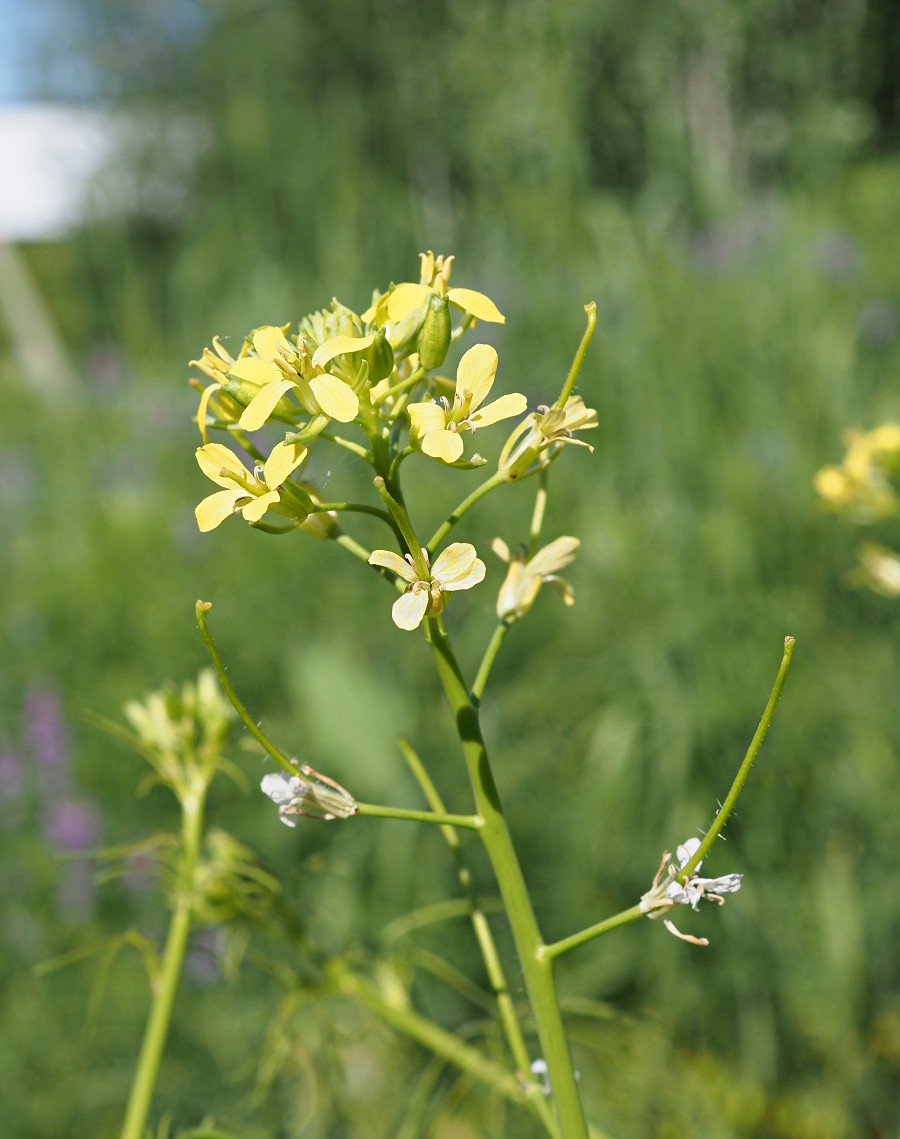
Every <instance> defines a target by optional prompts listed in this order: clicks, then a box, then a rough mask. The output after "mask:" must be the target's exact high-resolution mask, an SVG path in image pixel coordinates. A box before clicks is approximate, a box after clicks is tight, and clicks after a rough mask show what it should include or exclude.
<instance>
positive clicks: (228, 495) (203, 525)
mask: <svg viewBox="0 0 900 1139" xmlns="http://www.w3.org/2000/svg"><path fill="white" fill-rule="evenodd" d="M241 498H247V492H246V491H243V490H238V489H237V488H235V489H234V490H217V491H216V493H215V494H211V495H210V496H209V497H208V498H204V500H203V501H202V502H200V503H198V504H197V506H196V508H195V510H194V517H195V518H196V519H197V527H198V529H199V530H200V531H201V533H203V534H206V533H208V532H209V531H210V530H215V528H216V527H217V526H218V525H219V524H220V523H222V522H224V521H225V519H226V518H228V517H229V516H230V515H232V514H234V510H235V504H236V503H237V502H238V500H239V499H241Z"/></svg>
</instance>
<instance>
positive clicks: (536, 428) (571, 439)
mask: <svg viewBox="0 0 900 1139" xmlns="http://www.w3.org/2000/svg"><path fill="white" fill-rule="evenodd" d="M596 426H597V412H596V411H595V410H594V409H593V408H592V407H586V406H585V403H584V400H583V399H582V398H581V396H580V395H573V396H569V398H568V399H567V400H566V402H565V404H564V406H563V407H561V408H560V407H546V406H543V407H539V408H538V409H537V411H535V412H533V413H532V414H531V415H529V416H528V417H527V418H525V419H523V420H522V422H521V423H520V424H519V425H518V426H517V427H516V428H515V429H514V430H513V432H512V434H511V435H510V437H509V438H508V439H507V441H506V443H505V444H504V445H503V450H502V451H501V452H500V461H499V464H498V466H499V470H500V473H501V474H502V475H503V477H504V478H505V479H506V481H507V482H515V481H516V480H517V479H521V478H525V477H527V476H529V475H533V474H536V473H537V472H538V471H540V470H543V469H544V468H545V467H546V466H548V465H549V463H550V462H551V461H552V460H553V459H554V458H555V456H556V455H557V454H558V453H559V451H560V449H561V448H562V447H563V446H564V445H565V444H567V443H572V444H574V445H575V446H576V447H587V449H588V450H589V451H593V449H594V448H593V447H592V446H591V445H590V444H589V443H585V442H584V440H582V439H576V438H575V434H574V433H575V432H576V431H589V430H590V429H591V428H592V427H596Z"/></svg>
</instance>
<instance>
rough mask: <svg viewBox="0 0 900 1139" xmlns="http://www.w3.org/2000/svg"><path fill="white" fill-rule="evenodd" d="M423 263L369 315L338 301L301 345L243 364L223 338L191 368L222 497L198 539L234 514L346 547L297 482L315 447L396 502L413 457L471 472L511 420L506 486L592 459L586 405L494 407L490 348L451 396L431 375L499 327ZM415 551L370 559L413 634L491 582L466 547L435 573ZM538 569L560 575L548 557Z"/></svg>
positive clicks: (311, 490) (568, 398)
mask: <svg viewBox="0 0 900 1139" xmlns="http://www.w3.org/2000/svg"><path fill="white" fill-rule="evenodd" d="M420 261H421V267H420V268H421V271H420V280H419V282H418V283H414V282H411V281H405V282H401V283H400V284H397V285H391V286H390V287H389V288H388V289H387V290H386V291H385V292H376V293H375V294H374V296H373V301H372V304H371V305H370V307H369V308H368V309H367V310H366V311H365V312H363V313H362V314H357V313H355V312H353V311H352V310H351V309H349V308H347V307H346V306H344V305H342V304H340V302H338V301H337V300H335V301H333V302H332V305H331V308H330V309H326V310H323V311H320V312H316V313H311V314H310V315H308V316H306V317H304V318H303V319H302V320H301V321H300V322H299V324H298V326H297V330H296V332H294V333H292V332H291V326H290V325H283V326H277V325H263V326H262V327H260V328H256V329H254V330H252V331H251V332H250V333H249V334H248V335H247V336H246V337H245V338H244V340H243V342H242V344H241V346H240V348H239V350H238V351H237V352H236V354H235V355H232V354H231V353H230V352H229V351H228V350H227V349H226V348H225V347H224V345H223V344H222V342H221V340H220V339H219V338H218V337H216V338H214V339H213V341H212V347H211V348H206V349H204V351H203V353H202V355H201V357H200V359H198V360H193V361H191V363H192V365H193V366H195V367H196V368H198V369H199V370H200V371H201V372H202V373H204V375H205V376H206V377H207V378H208V380H209V381H210V382H209V383H207V384H206V386H203V385H202V383H201V381H199V380H194V381H192V382H193V383H194V384H195V386H197V387H198V388H200V389H201V391H202V394H201V396H200V403H199V407H198V411H197V424H198V426H199V429H200V435H201V438H202V445H201V446H200V447H198V448H197V452H196V455H197V462H198V464H199V466H200V469H201V470H202V471H203V473H204V474H205V475H206V476H207V477H208V478H209V479H211V480H212V481H213V482H214V483H216V485H217V486H218V487H220V488H222V489H220V490H218V491H217V492H215V493H214V494H211V495H209V496H208V497H206V498H204V499H203V500H202V501H201V502H200V503H199V505H198V506H197V508H196V511H195V513H196V518H197V524H198V526H199V528H200V529H201V530H202V531H208V530H213V529H215V527H217V526H218V525H220V523H221V522H223V521H224V519H225V518H227V517H228V516H229V515H231V514H234V513H240V514H241V515H242V516H243V517H244V519H245V520H246V521H247V522H249V523H251V524H252V525H254V526H257V527H261V528H263V529H268V530H277V531H278V532H282V531H284V530H289V529H295V528H301V529H303V530H305V531H307V532H308V533H311V534H313V535H315V536H318V537H321V538H329V537H336V536H338V535H340V534H341V528H340V526H339V523H338V515H337V513H336V511H335V510H334V509H331V506H332V505H337V504H327V503H324V502H323V501H322V498H321V495H320V494H319V493H318V492H317V490H316V488H315V487H314V486H313V485H312V483H311V482H310V481H308V479H305V478H303V477H302V472H303V469H304V467H305V465H306V463H307V462H308V460H309V457H310V453H311V449H312V447H313V446H314V444H315V443H316V441H317V440H318V439H320V438H324V439H330V440H332V441H333V442H335V443H337V444H338V445H340V446H343V447H345V448H347V449H348V450H350V451H352V452H353V453H355V454H356V455H358V456H359V457H360V458H362V459H363V460H364V461H366V462H367V463H368V464H369V465H370V466H371V467H372V469H373V470H374V472H375V474H376V475H378V476H380V477H381V479H382V480H383V483H384V484H385V485H386V486H387V487H388V488H389V487H390V486H391V484H392V483H393V481H394V480H395V478H396V473H397V471H398V469H399V465H400V463H401V462H402V461H403V460H404V459H405V458H406V457H407V456H408V455H411V454H420V455H423V456H425V457H426V458H428V459H432V460H435V461H437V462H439V463H441V464H443V465H444V466H447V467H454V468H457V469H463V470H470V469H473V468H475V467H479V466H482V465H484V464H485V463H486V460H485V459H484V458H482V457H481V456H480V455H477V454H469V455H468V456H466V455H465V443H464V437H465V435H466V433H469V434H471V435H472V436H474V435H475V433H476V432H477V431H479V430H480V429H482V428H484V427H488V426H491V425H492V424H496V423H499V422H501V421H503V420H505V419H511V418H515V417H524V418H522V419H521V421H520V422H519V423H518V424H517V426H516V427H515V429H514V431H513V433H512V435H511V436H510V438H509V440H508V441H507V443H506V445H505V446H504V447H503V450H502V452H501V454H500V458H499V462H498V469H497V473H496V477H497V478H498V479H499V480H500V481H503V482H514V481H516V480H519V479H523V478H527V477H528V476H530V475H532V474H535V473H536V472H538V471H539V470H542V469H544V468H545V467H546V466H547V465H548V464H549V463H550V462H552V461H553V459H554V458H555V457H556V455H557V454H558V453H559V451H560V450H561V448H562V446H563V445H564V444H567V443H579V445H581V446H587V444H584V443H581V442H580V441H579V440H576V439H575V438H574V432H576V431H583V430H587V429H589V428H592V427H596V426H597V415H596V412H595V411H593V410H592V409H589V408H587V407H585V405H584V402H583V400H582V399H581V398H580V397H579V396H573V395H571V394H569V393H567V394H566V395H565V398H562V397H561V398H560V400H559V401H557V404H556V405H554V406H553V407H550V406H539V407H538V409H537V410H536V411H534V412H532V413H531V414H527V412H528V401H527V399H526V397H525V396H524V395H522V394H521V393H519V392H510V393H507V394H504V395H501V396H500V397H499V398H496V399H493V400H490V399H489V396H490V394H491V391H492V389H493V387H494V383H495V380H496V374H497V366H498V356H497V352H496V350H495V349H494V348H493V347H492V346H491V345H489V344H483V343H482V344H475V345H473V346H472V347H471V348H469V349H468V351H466V352H465V353H464V354H463V355H462V357H461V359H460V360H459V364H458V367H457V369H456V378H455V382H454V381H453V380H451V379H450V378H448V377H445V376H441V375H439V374H437V372H436V369H439V368H440V367H441V365H442V364H443V363H444V360H445V358H446V357H447V354H448V352H449V350H450V348H451V346H452V345H453V344H454V343H455V342H456V341H457V340H459V339H460V338H461V337H462V336H463V335H464V334H465V333H466V332H468V331H469V330H470V329H471V328H472V327H473V326H474V325H475V324H476V323H477V321H486V322H489V323H494V324H503V323H504V322H505V317H504V316H503V314H502V313H501V312H500V310H499V309H498V308H497V306H496V305H495V304H494V302H493V301H492V300H491V299H490V298H489V297H487V296H485V295H484V294H483V293H480V292H476V291H475V290H473V289H464V288H456V287H450V274H451V268H452V262H453V258H452V257H443V256H435V255H434V254H433V253H431V252H429V253H423V254H421V255H420ZM417 396H418V398H417V399H415V397H417ZM411 400H413V402H410V401H411ZM350 424H354V425H356V426H357V427H358V428H359V429H361V432H362V437H363V438H362V442H359V443H357V442H355V441H352V440H350V439H347V438H346V437H344V436H339V435H337V434H336V429H337V430H339V429H340V425H350ZM267 426H276V427H277V428H278V429H279V430H280V431H281V438H280V439H279V440H278V441H277V442H275V443H274V445H272V446H271V449H269V450H268V452H267V453H266V451H265V450H261V449H260V448H261V447H263V448H265V446H266V444H263V443H261V442H260V439H259V437H257V436H255V433H256V432H260V431H261V430H263V429H264V428H266V427H267ZM404 427H406V428H407V429H408V431H407V432H406V433H405V432H404V431H403V428H404ZM211 429H218V430H222V431H224V432H226V433H227V434H228V435H229V437H230V439H232V440H234V442H236V443H237V444H238V445H239V446H240V447H241V448H243V450H244V451H245V452H246V453H247V454H248V455H249V456H250V457H251V459H253V460H254V461H255V465H254V466H253V468H252V469H248V467H247V466H246V465H245V463H244V461H242V459H241V458H240V457H239V456H238V454H236V453H235V451H234V450H232V449H231V448H230V447H228V446H225V445H224V444H222V443H212V442H210V441H209V431H210V430H211ZM251 434H253V435H254V437H253V438H251ZM345 509H351V508H349V507H346V506H345ZM370 512H371V511H370ZM267 515H268V516H269V517H271V516H273V515H275V516H280V517H281V519H282V524H281V526H280V528H279V527H276V526H273V525H272V523H271V522H270V521H268V520H267V521H265V522H264V521H263V519H264V516H267ZM285 520H286V521H285ZM566 541H567V542H568V543H572V542H574V541H575V540H574V539H566ZM407 544H409V543H407ZM576 545H577V543H576ZM566 549H567V551H568V550H569V546H567V547H566ZM410 551H411V552H410V553H409V554H407V557H406V558H404V557H401V556H400V555H399V554H396V553H391V552H390V551H386V550H376V551H374V552H373V553H372V554H371V556H370V557H369V561H370V563H371V564H372V565H376V566H379V567H381V568H382V569H388V570H390V571H392V572H393V573H394V574H395V575H397V578H398V579H399V581H400V582H401V583H404V584H405V586H406V592H405V593H404V596H403V597H401V598H400V600H399V601H398V602H397V603H396V605H395V606H394V619H395V621H396V623H397V624H398V626H399V627H401V628H405V629H411V628H415V627H417V626H418V625H419V624H420V623H421V621H422V619H423V617H424V616H425V614H426V613H427V614H429V615H432V616H436V615H437V614H439V613H440V611H441V609H442V608H443V605H444V594H445V592H448V591H452V590H458V589H468V588H470V587H471V586H472V585H474V584H476V583H477V582H478V581H480V580H481V578H482V577H483V576H484V572H485V567H484V563H483V562H482V561H480V560H479V559H478V558H477V556H476V554H475V550H474V547H472V546H470V545H468V543H454V544H453V545H451V546H449V547H447V549H446V550H444V552H443V553H442V554H440V555H439V556H438V557H437V558H436V560H435V562H434V565H433V567H431V566H430V565H429V558H428V551H424V553H423V551H421V550H419V551H416V550H415V549H413V546H410ZM413 554H415V556H413ZM572 556H574V554H572ZM507 560H509V557H508V553H507ZM543 560H544V561H548V564H551V566H552V564H554V559H553V557H552V555H551V556H550V557H549V559H547V558H544V559H543ZM568 560H571V557H569V558H568ZM561 564H565V563H564V562H563V563H561ZM511 565H512V568H511V572H515V574H517V575H518V577H519V578H522V577H523V574H524V572H525V571H524V567H525V565H526V559H525V558H524V555H523V557H522V558H521V559H513V560H512V563H511ZM541 566H542V561H541V559H540V558H538V559H537V564H536V568H535V570H534V572H533V573H532V574H531V576H530V577H529V578H528V581H529V582H530V584H529V586H528V588H526V589H525V590H524V593H523V596H528V595H529V594H530V593H531V592H535V593H536V587H535V586H534V583H537V586H539V585H540V582H541V581H542V580H544V578H545V577H546V576H547V575H545V574H542V573H541V572H540V571H541ZM507 593H509V591H507ZM529 604H530V603H529ZM527 607H528V606H526V605H524V604H523V602H522V601H521V599H520V600H519V601H518V602H517V603H516V604H514V605H513V604H512V603H511V608H510V613H511V614H512V613H516V614H518V613H520V611H522V610H523V609H525V608H527Z"/></svg>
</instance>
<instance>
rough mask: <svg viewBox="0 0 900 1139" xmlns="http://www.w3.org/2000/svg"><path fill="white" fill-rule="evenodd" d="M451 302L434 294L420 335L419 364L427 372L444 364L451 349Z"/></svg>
mask: <svg viewBox="0 0 900 1139" xmlns="http://www.w3.org/2000/svg"><path fill="white" fill-rule="evenodd" d="M450 331H451V329H450V302H449V301H448V300H447V298H446V297H439V296H438V295H437V293H432V294H431V296H430V297H429V298H428V308H427V309H426V310H425V321H424V323H423V325H422V331H421V332H420V333H419V363H420V364H421V365H422V367H423V368H424V369H425V371H426V372H430V371H431V369H432V368H439V367H440V366H441V364H443V362H444V359H445V357H446V355H447V352H448V350H449V348H450Z"/></svg>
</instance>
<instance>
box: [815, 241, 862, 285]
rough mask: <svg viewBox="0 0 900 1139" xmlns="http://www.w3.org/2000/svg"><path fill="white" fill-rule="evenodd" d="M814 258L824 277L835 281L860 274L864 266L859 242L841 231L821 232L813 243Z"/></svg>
mask: <svg viewBox="0 0 900 1139" xmlns="http://www.w3.org/2000/svg"><path fill="white" fill-rule="evenodd" d="M813 256H814V258H815V261H816V265H818V267H819V270H820V272H821V273H822V276H823V277H828V278H830V279H831V280H833V281H835V280H838V279H839V278H841V277H849V276H851V275H852V274H854V273H858V272H859V270H860V269H861V268H862V266H863V253H862V249H861V248H860V245H859V242H858V241H857V240H856V238H855V237H854V236H853V234H852V233H846V232H844V231H843V230H840V229H823V230H821V231H820V232H819V233H818V234H817V235H816V238H815V240H814V241H813Z"/></svg>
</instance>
